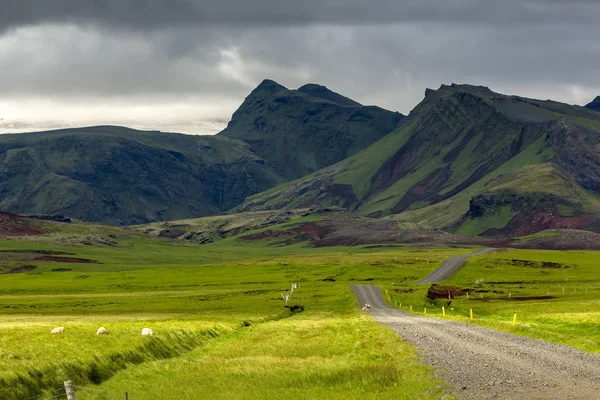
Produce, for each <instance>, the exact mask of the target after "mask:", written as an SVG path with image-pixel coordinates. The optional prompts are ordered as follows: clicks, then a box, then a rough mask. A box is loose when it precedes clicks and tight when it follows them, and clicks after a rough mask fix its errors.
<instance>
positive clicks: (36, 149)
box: [0, 81, 402, 225]
mask: <svg viewBox="0 0 600 400" xmlns="http://www.w3.org/2000/svg"><path fill="white" fill-rule="evenodd" d="M401 118H402V115H401V114H398V113H392V112H390V111H385V110H383V109H380V108H377V107H363V106H361V105H360V104H358V103H357V102H355V101H352V100H350V99H347V98H346V97H343V96H342V95H339V94H337V93H334V92H332V91H330V90H328V89H327V88H325V87H323V86H319V85H313V84H310V85H306V86H303V87H302V88H300V89H299V90H297V91H289V90H287V89H285V88H284V87H283V86H281V85H278V84H276V83H275V82H272V81H265V82H263V83H262V84H261V85H260V86H258V87H257V88H256V89H255V90H254V91H253V92H252V93H251V94H250V96H249V97H248V98H247V99H246V101H245V102H244V104H243V105H242V107H240V110H238V111H237V112H236V114H234V117H233V120H232V121H231V122H230V124H229V128H227V129H226V130H225V131H223V132H222V134H220V135H217V136H192V135H181V134H176V133H162V132H155V131H138V130H133V129H128V128H123V127H115V126H98V127H90V128H77V129H64V130H56V131H48V132H36V133H23V134H18V135H16V134H6V135H0V211H8V212H13V213H20V214H60V215H65V216H67V217H73V218H78V219H82V220H85V221H92V222H101V223H105V224H113V225H131V224H140V223H147V222H153V221H165V220H175V219H184V218H197V217H203V216H211V215H219V214H221V213H223V212H225V211H227V210H229V209H231V208H233V207H235V206H237V205H239V204H240V203H242V202H243V201H244V199H245V198H246V197H248V196H251V195H254V194H256V193H259V192H262V191H264V190H267V189H269V188H272V187H273V186H276V185H278V184H281V183H284V182H286V181H288V180H289V179H290V178H297V177H300V176H302V175H303V174H304V173H305V172H312V171H315V170H317V169H320V168H322V167H325V166H329V165H331V164H333V163H335V162H338V161H340V160H342V159H344V158H345V157H346V156H347V155H349V154H354V153H356V152H358V151H360V150H363V149H364V148H366V147H368V146H369V145H370V144H372V143H374V142H375V141H376V140H378V139H379V138H381V137H383V136H384V135H385V134H387V133H389V132H390V131H392V130H394V128H395V127H396V125H397V123H398V121H399V120H400V119H401ZM238 139H240V140H238Z"/></svg>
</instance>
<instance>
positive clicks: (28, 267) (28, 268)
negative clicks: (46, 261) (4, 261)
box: [2, 265, 37, 274]
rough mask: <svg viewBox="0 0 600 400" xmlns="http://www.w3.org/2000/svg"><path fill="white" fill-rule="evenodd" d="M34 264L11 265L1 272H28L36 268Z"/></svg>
mask: <svg viewBox="0 0 600 400" xmlns="http://www.w3.org/2000/svg"><path fill="white" fill-rule="evenodd" d="M36 268H37V267H36V266H35V265H21V266H19V267H13V268H11V269H9V270H7V271H4V272H2V273H3V274H22V273H24V272H30V271H33V270H34V269H36Z"/></svg>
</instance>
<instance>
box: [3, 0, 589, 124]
mask: <svg viewBox="0 0 600 400" xmlns="http://www.w3.org/2000/svg"><path fill="white" fill-rule="evenodd" d="M598 21H600V1H597V0H502V1H498V0H493V1H491V0H418V1H405V0H369V1H366V0H320V1H317V0H303V1H289V0H252V1H250V0H219V1H204V0H2V1H1V2H0V71H1V75H0V76H1V80H0V133H6V132H21V131H28V130H42V129H53V128H59V127H72V126H86V125H97V124H111V125H126V126H131V127H135V128H141V129H158V130H163V131H177V132H184V133H194V134H207V133H216V132H218V131H219V130H220V129H222V128H223V127H224V126H225V124H226V123H227V121H228V120H229V119H230V117H231V114H232V113H233V112H234V111H235V109H236V108H237V107H238V106H239V105H240V104H241V103H242V101H243V100H244V98H245V96H247V95H248V94H249V93H250V91H251V90H252V89H253V88H254V87H256V86H257V85H258V84H259V83H260V82H261V81H262V80H263V79H266V78H268V79H273V80H275V81H277V82H279V83H280V84H282V85H284V86H286V87H288V88H297V87H299V86H302V85H303V84H305V83H309V82H310V83H319V84H322V85H325V86H327V87H329V88H330V89H332V90H334V91H337V92H339V93H341V94H343V95H345V96H347V97H350V98H352V99H354V100H356V101H358V102H360V103H363V104H375V105H379V106H381V107H384V108H387V109H390V110H394V111H400V112H402V113H405V114H406V113H408V112H409V111H410V110H411V109H412V108H413V107H414V106H415V105H416V104H417V103H419V102H420V101H421V100H422V98H423V96H424V92H425V89H426V88H434V89H435V88H438V87H439V86H440V85H441V84H450V83H470V84H477V85H484V86H488V87H490V88H491V89H492V90H494V91H497V92H500V93H506V94H518V95H521V96H527V97H534V98H539V99H553V100H557V101H562V102H566V103H571V104H586V103H588V102H590V101H591V100H592V99H593V98H594V97H596V96H598V95H600V72H599V71H600V68H599V67H600V24H599V23H598Z"/></svg>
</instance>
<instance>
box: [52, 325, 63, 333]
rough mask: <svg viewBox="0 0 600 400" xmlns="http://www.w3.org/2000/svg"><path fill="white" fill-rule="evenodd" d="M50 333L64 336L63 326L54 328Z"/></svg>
mask: <svg viewBox="0 0 600 400" xmlns="http://www.w3.org/2000/svg"><path fill="white" fill-rule="evenodd" d="M50 333H51V334H52V335H56V334H61V335H62V334H64V333H65V327H64V326H58V327H56V328H54V329H52V330H51V331H50Z"/></svg>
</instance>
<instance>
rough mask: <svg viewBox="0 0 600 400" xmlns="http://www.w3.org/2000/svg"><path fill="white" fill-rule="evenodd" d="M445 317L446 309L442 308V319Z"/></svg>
mask: <svg viewBox="0 0 600 400" xmlns="http://www.w3.org/2000/svg"><path fill="white" fill-rule="evenodd" d="M445 316H446V309H445V308H444V307H442V317H445Z"/></svg>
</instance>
